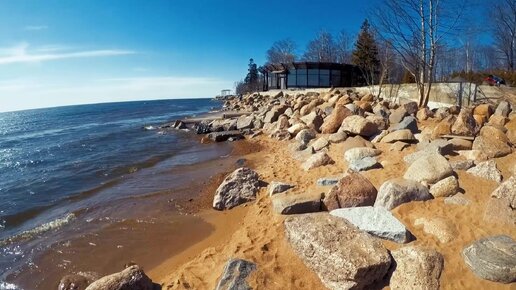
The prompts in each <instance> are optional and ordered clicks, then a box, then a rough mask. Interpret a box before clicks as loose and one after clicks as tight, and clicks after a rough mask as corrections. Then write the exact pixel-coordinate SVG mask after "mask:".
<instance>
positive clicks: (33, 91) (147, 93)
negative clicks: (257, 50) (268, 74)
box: [0, 76, 232, 111]
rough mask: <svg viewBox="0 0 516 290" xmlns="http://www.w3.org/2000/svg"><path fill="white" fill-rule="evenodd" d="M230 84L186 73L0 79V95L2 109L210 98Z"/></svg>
mask: <svg viewBox="0 0 516 290" xmlns="http://www.w3.org/2000/svg"><path fill="white" fill-rule="evenodd" d="M231 84H232V81H230V80H224V79H220V78H216V77H183V76H146V77H128V78H126V77H124V78H109V79H89V80H88V79H77V80H61V79H54V78H51V79H45V80H42V79H29V78H22V79H10V80H0V96H4V97H5V99H2V106H1V107H0V111H11V110H20V109H27V108H38V107H52V106H59V105H72V104H86V103H102V102H108V101H109V102H116V101H132V100H151V99H175V98H200V97H204V98H209V97H212V96H214V95H216V94H217V93H218V92H219V91H220V90H221V89H222V88H226V87H230V86H231ZM70 96H73V98H70Z"/></svg>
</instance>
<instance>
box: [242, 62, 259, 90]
mask: <svg viewBox="0 0 516 290" xmlns="http://www.w3.org/2000/svg"><path fill="white" fill-rule="evenodd" d="M247 71H248V72H247V76H246V77H245V80H244V81H245V83H246V84H248V85H250V86H254V85H256V84H257V83H258V67H257V66H256V63H254V59H252V58H251V59H249V68H248V70H247Z"/></svg>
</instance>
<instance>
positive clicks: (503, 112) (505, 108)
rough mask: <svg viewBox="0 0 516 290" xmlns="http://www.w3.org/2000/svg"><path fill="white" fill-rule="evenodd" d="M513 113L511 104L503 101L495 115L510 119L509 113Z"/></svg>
mask: <svg viewBox="0 0 516 290" xmlns="http://www.w3.org/2000/svg"><path fill="white" fill-rule="evenodd" d="M510 112H511V104H509V102H507V101H501V102H500V103H499V104H498V106H497V107H496V111H495V112H494V114H495V115H496V116H504V117H506V118H507V117H508V116H509V113H510Z"/></svg>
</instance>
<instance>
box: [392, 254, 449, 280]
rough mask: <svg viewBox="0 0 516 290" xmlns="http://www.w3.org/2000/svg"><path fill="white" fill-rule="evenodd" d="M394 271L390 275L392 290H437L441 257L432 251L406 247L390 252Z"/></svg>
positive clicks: (441, 264)
mask: <svg viewBox="0 0 516 290" xmlns="http://www.w3.org/2000/svg"><path fill="white" fill-rule="evenodd" d="M391 254H392V257H393V259H394V261H395V262H396V269H395V270H394V272H393V273H392V276H391V281H390V284H389V286H390V288H391V289H393V290H402V289H407V290H412V289H427V290H434V289H435V290H438V289H439V279H440V277H441V272H442V270H443V268H444V258H443V256H442V255H441V254H440V253H439V252H437V251H436V250H434V249H429V248H423V247H417V246H408V247H404V248H401V249H398V250H394V251H392V252H391Z"/></svg>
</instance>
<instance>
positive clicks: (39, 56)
mask: <svg viewBox="0 0 516 290" xmlns="http://www.w3.org/2000/svg"><path fill="white" fill-rule="evenodd" d="M63 50H64V47H62V46H45V47H42V48H41V49H37V48H36V49H34V50H29V44H27V43H22V44H19V45H16V46H13V47H9V48H3V49H2V48H0V65H4V64H13V63H37V62H45V61H55V60H61V59H71V58H87V57H106V56H120V55H128V54H134V53H136V52H134V51H132V50H122V49H100V50H82V51H81V50H79V51H63Z"/></svg>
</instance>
